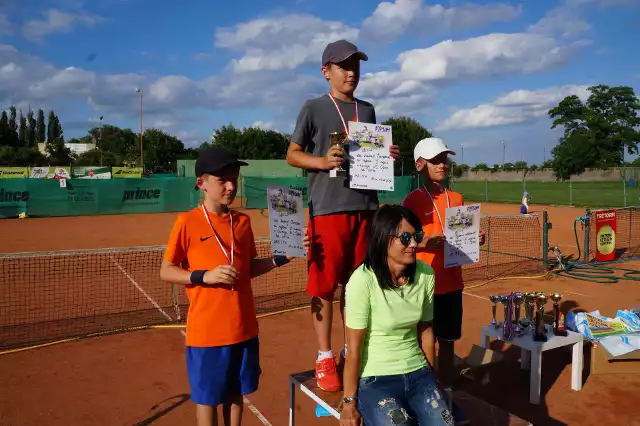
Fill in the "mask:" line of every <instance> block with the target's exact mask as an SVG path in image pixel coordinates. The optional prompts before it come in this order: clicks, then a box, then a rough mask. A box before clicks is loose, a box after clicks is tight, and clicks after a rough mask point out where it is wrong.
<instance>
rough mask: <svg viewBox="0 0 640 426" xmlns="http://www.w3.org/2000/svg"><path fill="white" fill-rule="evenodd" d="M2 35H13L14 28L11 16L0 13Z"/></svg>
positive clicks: (0, 33) (0, 32) (0, 31)
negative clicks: (10, 19)
mask: <svg viewBox="0 0 640 426" xmlns="http://www.w3.org/2000/svg"><path fill="white" fill-rule="evenodd" d="M0 35H4V36H10V35H13V26H12V25H11V22H10V21H9V16H8V15H7V14H6V13H0Z"/></svg>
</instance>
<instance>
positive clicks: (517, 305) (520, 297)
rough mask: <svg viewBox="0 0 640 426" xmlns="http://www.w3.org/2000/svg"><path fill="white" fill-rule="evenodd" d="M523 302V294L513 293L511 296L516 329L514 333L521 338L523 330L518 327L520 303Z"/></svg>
mask: <svg viewBox="0 0 640 426" xmlns="http://www.w3.org/2000/svg"><path fill="white" fill-rule="evenodd" d="M523 300H524V294H522V293H515V294H514V295H513V306H514V309H515V315H516V318H515V320H516V329H515V333H516V336H522V332H523V329H522V328H521V327H520V305H522V301H523Z"/></svg>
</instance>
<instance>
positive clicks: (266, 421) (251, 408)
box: [180, 330, 273, 426]
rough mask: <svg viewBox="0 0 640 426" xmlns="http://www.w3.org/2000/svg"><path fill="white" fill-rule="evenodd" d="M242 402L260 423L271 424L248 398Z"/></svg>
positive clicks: (183, 333) (184, 333)
mask: <svg viewBox="0 0 640 426" xmlns="http://www.w3.org/2000/svg"><path fill="white" fill-rule="evenodd" d="M180 333H182V335H183V336H185V337H186V336H187V333H186V332H185V331H184V330H180ZM242 402H244V404H245V405H246V406H247V407H248V408H249V410H251V412H252V413H253V414H255V416H256V417H257V418H258V420H260V423H262V424H263V425H264V426H273V425H272V424H271V422H270V421H269V420H267V418H266V417H265V416H264V414H262V413H261V412H260V410H258V409H257V408H256V406H255V405H253V404H252V403H251V401H249V399H247V397H246V396H243V397H242Z"/></svg>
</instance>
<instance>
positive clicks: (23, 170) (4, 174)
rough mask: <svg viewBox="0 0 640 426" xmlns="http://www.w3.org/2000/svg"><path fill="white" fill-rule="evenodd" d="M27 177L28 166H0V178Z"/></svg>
mask: <svg viewBox="0 0 640 426" xmlns="http://www.w3.org/2000/svg"><path fill="white" fill-rule="evenodd" d="M28 177H29V168H28V167H0V179H21V178H22V179H24V178H28Z"/></svg>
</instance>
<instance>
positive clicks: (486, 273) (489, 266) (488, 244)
mask: <svg viewBox="0 0 640 426" xmlns="http://www.w3.org/2000/svg"><path fill="white" fill-rule="evenodd" d="M485 182H486V181H485ZM488 219H489V220H488V222H489V223H488V224H487V235H488V236H489V238H487V239H486V243H485V244H487V264H486V267H485V268H484V270H485V272H484V273H485V279H489V277H490V276H491V274H490V273H489V268H491V262H489V257H490V256H491V222H492V221H493V217H491V216H489V218H488Z"/></svg>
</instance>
